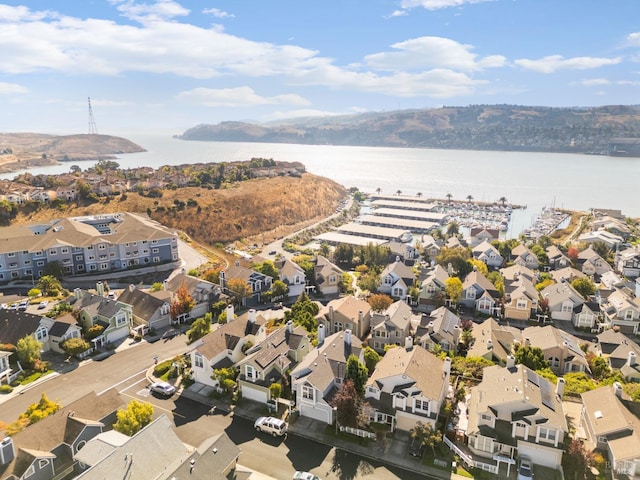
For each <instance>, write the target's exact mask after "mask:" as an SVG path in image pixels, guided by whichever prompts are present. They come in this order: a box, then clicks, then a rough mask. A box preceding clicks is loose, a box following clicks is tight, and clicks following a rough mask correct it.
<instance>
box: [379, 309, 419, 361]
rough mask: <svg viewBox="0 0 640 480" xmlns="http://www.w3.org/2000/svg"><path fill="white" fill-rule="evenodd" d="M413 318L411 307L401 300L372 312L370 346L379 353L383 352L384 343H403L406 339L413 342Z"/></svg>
mask: <svg viewBox="0 0 640 480" xmlns="http://www.w3.org/2000/svg"><path fill="white" fill-rule="evenodd" d="M413 318H414V315H413V312H412V311H411V307H409V305H407V304H406V303H405V302H403V301H402V300H398V301H397V302H394V303H393V304H391V305H390V306H389V308H387V309H386V310H385V311H384V312H374V313H373V314H372V315H371V340H370V342H369V343H371V342H373V344H372V345H371V347H372V348H373V349H374V350H375V351H377V352H379V353H384V347H385V346H386V345H404V344H405V341H406V340H407V339H409V340H410V341H411V342H413V340H412V339H411V323H412V322H411V321H412V319H413ZM418 318H419V317H418Z"/></svg>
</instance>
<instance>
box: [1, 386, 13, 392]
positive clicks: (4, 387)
mask: <svg viewBox="0 0 640 480" xmlns="http://www.w3.org/2000/svg"><path fill="white" fill-rule="evenodd" d="M11 392H13V387H12V386H11V385H0V393H11Z"/></svg>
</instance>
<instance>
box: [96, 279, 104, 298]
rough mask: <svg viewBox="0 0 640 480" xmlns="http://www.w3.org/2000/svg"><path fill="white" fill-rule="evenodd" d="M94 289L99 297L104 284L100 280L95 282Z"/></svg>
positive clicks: (102, 293) (102, 294)
mask: <svg viewBox="0 0 640 480" xmlns="http://www.w3.org/2000/svg"><path fill="white" fill-rule="evenodd" d="M96 291H97V292H98V295H100V296H101V297H102V296H104V284H103V283H102V282H98V283H96Z"/></svg>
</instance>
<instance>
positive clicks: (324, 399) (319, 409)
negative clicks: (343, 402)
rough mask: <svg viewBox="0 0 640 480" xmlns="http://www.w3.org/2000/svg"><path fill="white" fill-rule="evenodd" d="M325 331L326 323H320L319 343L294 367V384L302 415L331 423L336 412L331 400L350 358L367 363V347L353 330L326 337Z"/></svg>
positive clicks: (297, 403) (292, 375)
mask: <svg viewBox="0 0 640 480" xmlns="http://www.w3.org/2000/svg"><path fill="white" fill-rule="evenodd" d="M324 331H325V327H324V325H319V326H318V347H317V348H315V349H314V350H312V351H311V352H310V353H309V355H307V356H306V357H305V358H304V359H303V360H302V361H301V362H300V363H299V364H298V365H297V366H296V367H295V368H294V369H293V370H292V371H291V388H292V390H293V391H294V392H295V399H296V405H297V407H298V410H299V412H300V415H302V416H305V417H310V418H313V419H315V420H319V421H322V422H326V423H327V424H332V423H333V422H334V421H335V412H334V410H333V406H332V403H331V400H332V398H333V395H334V394H335V393H336V392H337V391H338V389H339V388H340V387H341V386H342V383H343V381H344V376H345V373H346V369H347V359H348V358H349V356H350V355H355V356H356V357H357V358H358V360H359V361H360V362H362V363H364V357H363V352H364V347H363V345H362V342H361V341H360V339H359V338H357V337H356V336H355V335H352V333H351V331H350V330H344V331H339V332H336V333H334V334H333V335H329V336H328V337H326V338H325V334H324Z"/></svg>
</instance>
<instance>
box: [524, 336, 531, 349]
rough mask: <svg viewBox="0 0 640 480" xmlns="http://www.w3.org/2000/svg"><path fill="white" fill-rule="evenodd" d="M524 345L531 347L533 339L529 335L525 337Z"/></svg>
mask: <svg viewBox="0 0 640 480" xmlns="http://www.w3.org/2000/svg"><path fill="white" fill-rule="evenodd" d="M524 346H525V347H530V346H531V339H530V338H529V337H526V338H525V339H524Z"/></svg>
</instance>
